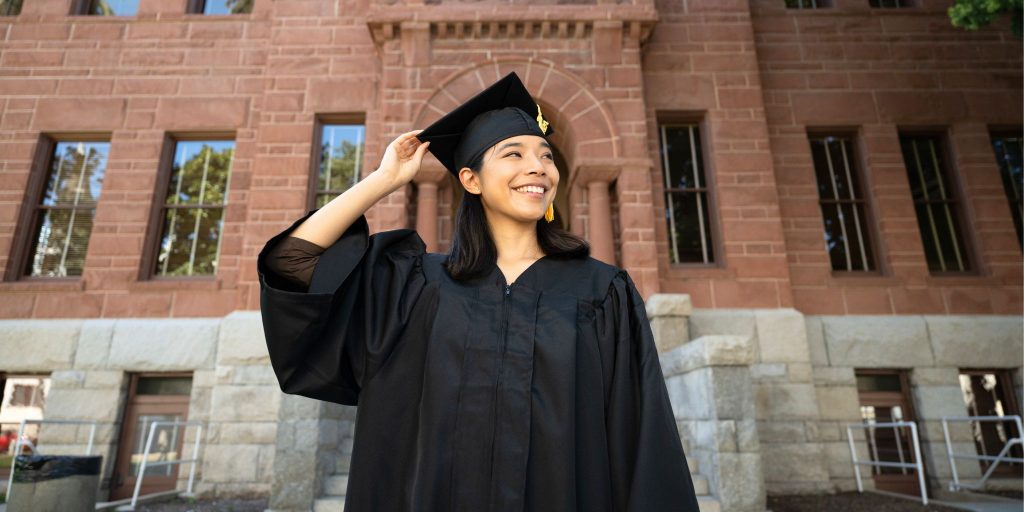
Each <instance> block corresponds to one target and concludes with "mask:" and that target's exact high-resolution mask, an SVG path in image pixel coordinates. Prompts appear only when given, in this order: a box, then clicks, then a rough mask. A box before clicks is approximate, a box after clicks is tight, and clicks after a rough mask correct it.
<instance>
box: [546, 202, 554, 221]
mask: <svg viewBox="0 0 1024 512" xmlns="http://www.w3.org/2000/svg"><path fill="white" fill-rule="evenodd" d="M544 220H546V221H548V222H551V221H553V220H555V203H551V204H549V205H548V211H546V212H544Z"/></svg>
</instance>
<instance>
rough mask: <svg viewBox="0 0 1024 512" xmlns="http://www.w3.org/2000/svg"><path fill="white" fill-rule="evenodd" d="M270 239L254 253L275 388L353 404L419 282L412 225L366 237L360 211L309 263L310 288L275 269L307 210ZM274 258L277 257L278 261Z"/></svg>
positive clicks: (418, 249)
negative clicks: (279, 251) (282, 246)
mask: <svg viewBox="0 0 1024 512" xmlns="http://www.w3.org/2000/svg"><path fill="white" fill-rule="evenodd" d="M315 211H316V210H313V211H310V212H309V213H307V214H306V215H305V216H304V217H303V218H301V219H299V220H297V221H295V223H293V224H292V225H291V226H290V227H289V228H288V229H286V230H284V231H282V232H281V233H279V234H278V235H276V236H274V237H273V238H271V239H270V240H269V241H268V242H267V243H266V245H265V246H264V248H263V250H261V251H260V254H259V256H258V258H257V273H258V274H259V281H260V311H261V313H262V318H263V331H264V335H265V336H266V340H267V348H268V351H269V353H270V363H271V366H272V367H273V369H274V373H275V374H276V375H277V379H278V382H279V383H280V385H281V390H282V391H284V392H285V393H290V394H297V395H302V396H306V397H310V398H314V399H318V400H325V401H328V402H335V403H339V404H345V405H357V404H358V401H359V392H360V390H361V389H362V388H363V387H364V386H365V385H366V383H367V382H369V380H370V379H372V378H373V376H374V374H375V373H376V372H377V370H379V369H380V368H381V367H382V366H383V365H384V363H385V362H386V361H387V359H388V357H389V355H390V354H391V353H392V351H393V350H394V348H395V344H396V342H397V340H398V339H399V334H400V333H401V330H402V328H403V327H404V325H405V324H406V322H407V320H408V318H409V314H410V312H411V310H412V305H413V304H414V303H415V301H416V299H417V297H418V296H419V294H420V292H421V291H422V289H423V286H424V277H423V272H422V256H423V254H425V252H426V245H425V244H424V243H423V241H422V240H421V239H420V237H419V235H417V234H416V232H415V231H413V230H409V229H400V230H393V231H383V232H380V233H376V234H374V235H372V236H370V235H369V226H368V225H367V223H366V218H365V216H360V217H359V219H357V220H356V221H355V222H354V223H353V224H352V226H351V227H349V229H348V230H346V231H345V233H344V234H342V236H341V238H339V239H338V240H337V241H336V242H335V243H334V244H332V245H331V246H330V247H327V248H326V250H324V252H323V254H321V255H320V256H319V257H318V258H317V261H316V263H315V266H314V268H313V272H312V277H311V281H310V283H309V286H308V289H306V290H302V289H301V286H300V287H299V288H298V289H297V288H296V283H295V282H294V280H290V279H289V278H288V277H286V276H282V275H279V274H278V273H276V272H275V271H274V269H273V267H275V266H276V267H280V265H271V264H270V263H271V257H270V256H271V254H272V253H273V250H274V248H275V247H276V246H277V244H279V243H280V242H281V241H282V240H283V239H285V237H287V236H288V235H289V234H290V233H291V232H292V231H293V230H294V229H295V228H296V227H298V226H299V224H301V223H302V222H303V221H304V220H306V219H307V218H308V217H309V216H310V215H312V214H313V213H314V212H315ZM278 263H280V262H278Z"/></svg>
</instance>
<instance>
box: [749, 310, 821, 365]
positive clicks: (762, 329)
mask: <svg viewBox="0 0 1024 512" xmlns="http://www.w3.org/2000/svg"><path fill="white" fill-rule="evenodd" d="M754 319H755V325H756V329H757V346H758V351H759V357H760V361H763V362H766V363H775V362H781V363H790V362H792V363H806V362H809V361H810V357H811V356H810V352H809V351H808V348H807V325H806V323H805V322H804V316H803V315H802V314H800V312H798V311H796V310H793V309H765V310H757V311H756V312H755V314H754Z"/></svg>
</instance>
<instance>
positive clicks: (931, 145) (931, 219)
mask: <svg viewBox="0 0 1024 512" xmlns="http://www.w3.org/2000/svg"><path fill="white" fill-rule="evenodd" d="M920 140H921V139H918V138H915V139H912V140H911V142H910V143H911V147H912V148H913V152H914V167H915V168H916V171H917V177H918V181H919V182H920V186H921V194H922V195H923V198H924V203H925V204H924V208H925V212H926V213H927V214H928V224H929V228H930V229H931V232H932V240H933V245H934V246H935V252H936V253H937V256H938V258H939V266H940V267H941V269H942V271H946V270H948V268H947V265H946V258H945V256H944V255H943V254H942V244H941V242H940V239H939V230H938V226H937V225H936V221H935V214H934V213H933V211H932V206H933V205H935V204H941V205H942V206H943V209H944V210H945V214H946V215H945V216H946V223H947V224H946V231H948V232H949V236H950V241H949V243H950V244H952V246H953V249H954V252H955V254H956V263H957V267H956V269H957V270H964V262H963V257H962V256H961V255H960V244H959V242H958V240H957V236H956V228H955V226H954V223H953V216H952V214H951V213H950V211H949V198H948V197H947V195H946V188H945V185H944V184H943V183H942V182H943V177H942V168H941V167H939V160H938V155H937V154H936V152H935V141H934V140H932V139H930V138H929V139H925V140H926V141H927V143H928V149H929V156H931V163H932V165H933V166H934V167H933V169H934V172H935V174H936V180H935V181H936V182H938V185H939V198H938V199H932V198H931V197H930V196H929V194H928V186H927V184H926V180H925V176H924V167H923V165H922V163H921V150H920V149H919V148H918V142H919V141H920Z"/></svg>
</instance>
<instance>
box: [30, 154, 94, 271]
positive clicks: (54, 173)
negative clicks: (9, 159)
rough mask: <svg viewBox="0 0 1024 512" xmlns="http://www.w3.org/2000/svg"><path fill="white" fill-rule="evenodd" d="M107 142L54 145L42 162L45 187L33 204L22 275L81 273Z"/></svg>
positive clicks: (90, 231)
mask: <svg viewBox="0 0 1024 512" xmlns="http://www.w3.org/2000/svg"><path fill="white" fill-rule="evenodd" d="M109 153H110V143H108V142H82V141H78V142H57V143H56V144H54V149H53V153H51V155H50V161H49V163H48V166H47V168H48V173H47V180H46V186H45V187H46V188H45V190H43V194H42V198H41V199H40V200H39V202H38V203H37V204H36V205H35V210H36V213H35V218H34V224H33V226H34V228H33V230H32V239H31V240H30V242H29V246H30V254H29V257H28V260H27V261H26V264H25V267H24V268H25V271H24V274H26V275H29V276H33V277H71V276H80V275H82V267H83V266H84V264H85V252H86V249H87V248H88V246H89V235H90V234H91V233H92V220H93V215H94V214H95V213H96V202H97V201H98V200H99V198H100V192H101V191H102V189H103V175H104V173H105V172H106V169H107V156H108V155H109Z"/></svg>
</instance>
